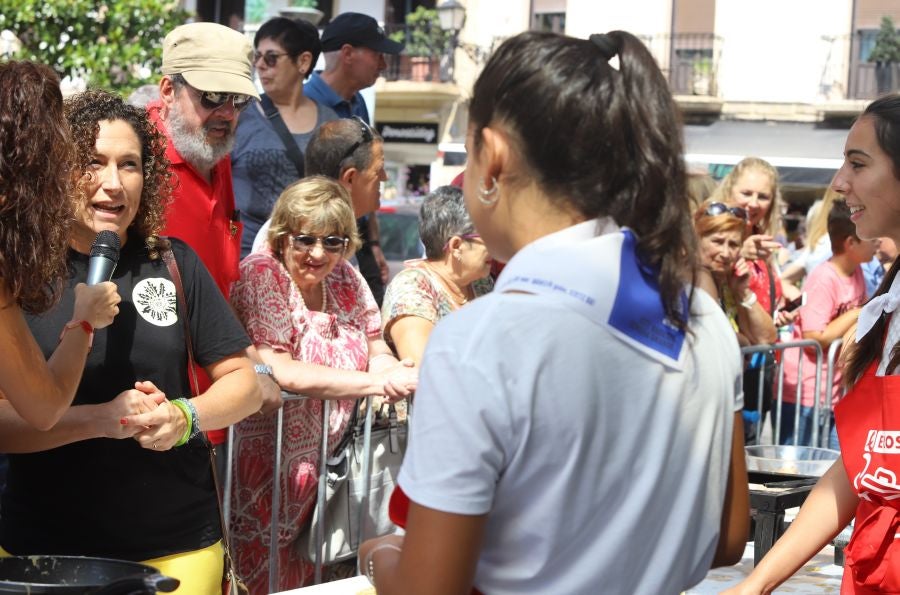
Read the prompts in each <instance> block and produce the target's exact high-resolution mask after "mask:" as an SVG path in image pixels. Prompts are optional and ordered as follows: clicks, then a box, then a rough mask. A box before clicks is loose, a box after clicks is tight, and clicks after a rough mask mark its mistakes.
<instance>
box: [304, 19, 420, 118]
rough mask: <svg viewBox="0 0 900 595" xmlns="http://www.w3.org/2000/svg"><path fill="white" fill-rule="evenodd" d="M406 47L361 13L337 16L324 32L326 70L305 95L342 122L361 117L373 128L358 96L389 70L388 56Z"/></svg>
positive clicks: (306, 87)
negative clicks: (383, 71)
mask: <svg viewBox="0 0 900 595" xmlns="http://www.w3.org/2000/svg"><path fill="white" fill-rule="evenodd" d="M402 51H403V44H402V43H397V42H396V41H391V40H390V39H388V38H387V36H386V35H385V34H384V29H382V28H381V27H379V26H378V22H376V21H375V19H373V18H372V17H370V16H368V15H365V14H360V13H358V12H345V13H343V14H339V15H338V16H336V17H335V18H334V19H333V20H332V21H331V22H330V23H328V26H327V27H325V30H324V31H323V32H322V53H323V54H324V55H325V70H324V71H322V72H315V73H313V75H312V76H311V77H310V78H309V81H308V82H307V83H306V84H305V85H304V86H303V93H304V95H306V96H307V97H310V98H311V99H315V100H316V101H318V102H319V103H324V104H325V105H327V106H329V107H331V108H332V109H333V110H334V111H335V112H337V115H339V116H340V117H342V118H349V117H351V116H359V117H360V118H362V119H363V121H365V122H366V123H367V124H371V123H372V122H371V119H370V118H369V110H368V109H367V108H366V104H365V102H364V101H363V99H362V96H361V95H360V94H359V92H360V91H361V90H362V89H365V88H367V87H371V86H372V85H374V84H375V81H376V80H377V79H378V75H379V74H381V71H382V70H384V69H385V68H387V63H385V61H384V55H385V54H399V53H400V52H402Z"/></svg>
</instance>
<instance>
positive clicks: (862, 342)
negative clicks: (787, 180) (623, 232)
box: [726, 94, 900, 595]
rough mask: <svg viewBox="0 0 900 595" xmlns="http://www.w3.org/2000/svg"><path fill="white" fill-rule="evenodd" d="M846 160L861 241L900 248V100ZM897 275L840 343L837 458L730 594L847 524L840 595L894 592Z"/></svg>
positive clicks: (774, 578)
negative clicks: (844, 388)
mask: <svg viewBox="0 0 900 595" xmlns="http://www.w3.org/2000/svg"><path fill="white" fill-rule="evenodd" d="M844 156H845V157H844V164H843V165H842V166H841V169H840V171H839V172H838V174H837V176H835V179H834V181H833V182H832V186H833V188H834V189H835V190H837V191H838V192H839V193H840V194H842V195H843V196H844V198H845V200H846V201H847V205H848V206H849V207H850V210H851V212H852V219H853V221H854V222H855V223H856V232H857V235H858V236H859V237H860V238H863V239H873V238H878V237H889V238H891V239H893V240H894V241H897V240H900V95H898V94H893V95H888V96H885V97H882V98H881V99H878V100H876V101H874V102H872V103H871V104H870V105H869V107H867V108H866V110H865V112H863V115H862V116H861V117H860V118H859V119H858V120H857V122H856V123H855V124H854V125H853V128H852V129H851V130H850V134H849V136H848V137H847V142H846V145H845V148H844ZM898 270H900V267H898V266H897V263H896V262H895V263H894V265H893V266H892V267H891V269H890V271H888V273H887V274H886V275H885V278H884V280H883V281H882V283H881V286H880V287H879V288H878V291H877V292H876V295H875V297H873V298H872V300H870V301H869V303H868V304H866V305H865V306H864V307H863V309H862V312H860V315H859V321H858V324H857V327H856V336H855V339H856V340H855V342H854V341H853V340H852V337H847V338H845V344H846V345H848V347H847V348H846V350H845V354H844V358H845V359H844V370H845V372H844V376H845V381H846V382H847V383H849V392H848V393H847V395H846V396H845V397H844V399H843V400H842V401H841V402H840V403H839V404H838V405H837V407H836V408H835V420H836V424H837V429H838V438H839V440H840V444H841V458H839V459H838V460H837V462H835V464H834V465H833V466H832V467H831V469H829V471H828V472H827V473H826V474H825V475H824V476H823V477H822V479H821V480H820V481H819V483H818V484H817V485H816V487H815V489H814V490H813V491H812V493H810V496H809V498H808V499H807V500H806V503H805V504H804V505H803V507H802V508H801V509H800V513H799V514H798V515H797V519H796V520H795V521H794V522H793V523H792V524H791V527H790V528H789V529H788V531H787V532H786V533H785V534H784V536H783V537H782V538H781V539H780V540H778V542H777V543H776V544H775V546H774V547H773V548H772V549H771V550H770V551H769V553H768V554H767V555H766V557H765V558H763V560H762V561H761V562H760V563H759V565H758V566H757V567H756V568H755V569H754V570H753V572H752V573H751V574H750V576H749V577H747V579H746V580H745V581H744V582H742V583H741V584H740V585H738V586H737V587H735V588H734V589H731V590H729V591H727V592H726V593H731V594H735V593H742V594H743V593H770V592H771V591H772V590H773V589H774V588H775V587H777V586H778V585H779V584H781V583H782V582H784V581H785V580H787V579H788V578H789V577H790V576H791V575H792V574H793V573H794V572H796V570H797V569H798V568H800V567H801V566H802V565H803V564H804V563H805V562H806V561H807V560H808V559H809V558H811V557H812V556H813V555H815V554H816V553H817V552H818V551H819V550H821V548H822V547H824V546H825V545H826V544H827V543H828V542H829V541H831V540H832V539H834V537H835V536H836V535H837V534H838V533H839V532H840V531H841V530H842V529H843V528H844V527H845V526H846V525H847V523H849V522H850V521H851V520H854V527H853V536H852V538H851V540H850V543H849V544H848V545H847V548H846V550H845V560H846V562H845V565H844V576H843V581H842V583H841V593H845V594H846V593H851V594H856V595H869V594H874V593H900V479H898V475H900V375H898V372H900V350H897V346H898V343H900V313H897V312H896V310H897V309H898V306H900V278H898V276H897V273H898ZM895 313H896V314H898V315H894V314H895ZM895 350H897V353H894V351H895Z"/></svg>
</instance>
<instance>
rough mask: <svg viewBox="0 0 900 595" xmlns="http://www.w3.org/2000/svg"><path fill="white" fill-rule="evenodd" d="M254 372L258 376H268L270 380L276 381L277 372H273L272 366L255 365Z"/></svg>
mask: <svg viewBox="0 0 900 595" xmlns="http://www.w3.org/2000/svg"><path fill="white" fill-rule="evenodd" d="M253 371H254V372H256V373H257V374H266V375H267V376H268V377H269V378H271V379H272V380H275V372H273V371H272V366H270V365H269V364H255V365H254V366H253Z"/></svg>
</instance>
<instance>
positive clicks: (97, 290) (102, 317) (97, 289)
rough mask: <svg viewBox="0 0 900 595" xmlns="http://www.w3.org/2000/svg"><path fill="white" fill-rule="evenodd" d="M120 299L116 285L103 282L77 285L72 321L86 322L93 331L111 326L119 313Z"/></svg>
mask: <svg viewBox="0 0 900 595" xmlns="http://www.w3.org/2000/svg"><path fill="white" fill-rule="evenodd" d="M121 301H122V298H121V297H120V296H119V292H118V290H117V288H116V284H115V283H112V282H110V281H104V282H103V283H98V284H97V285H85V284H84V283H79V284H78V285H76V286H75V308H74V312H73V314H72V320H86V321H87V322H88V323H90V325H91V326H92V327H94V328H95V329H100V328H104V327H107V326H109V325H110V324H112V321H113V319H114V318H115V317H116V314H118V313H119V305H118V304H119V302H121Z"/></svg>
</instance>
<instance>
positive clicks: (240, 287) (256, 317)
mask: <svg viewBox="0 0 900 595" xmlns="http://www.w3.org/2000/svg"><path fill="white" fill-rule="evenodd" d="M240 270H241V277H240V279H239V280H238V282H237V283H235V284H234V287H233V288H232V290H231V303H232V305H233V306H234V309H235V311H236V312H237V315H238V316H239V317H240V320H241V322H242V323H243V324H244V328H245V329H247V333H248V334H249V335H250V340H251V341H252V342H253V344H254V345H268V346H270V347H272V348H273V349H278V350H282V351H286V352H288V353H293V350H292V347H291V346H292V339H293V336H294V326H293V324H292V323H291V308H290V303H289V294H288V291H287V290H286V288H285V287H284V283H283V282H282V281H283V279H282V275H281V274H280V273H279V270H278V263H277V261H275V260H274V259H273V258H271V257H270V256H268V255H267V254H265V253H253V254H251V255H250V256H248V257H247V258H245V259H244V261H243V262H241V267H240Z"/></svg>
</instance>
